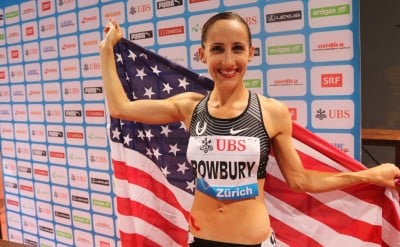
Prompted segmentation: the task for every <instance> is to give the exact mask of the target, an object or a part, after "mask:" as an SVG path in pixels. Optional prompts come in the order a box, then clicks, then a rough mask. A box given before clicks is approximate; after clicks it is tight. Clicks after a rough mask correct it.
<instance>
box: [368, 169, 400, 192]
mask: <svg viewBox="0 0 400 247" xmlns="http://www.w3.org/2000/svg"><path fill="white" fill-rule="evenodd" d="M366 171H367V172H368V176H369V179H370V182H371V183H373V184H376V185H379V186H384V187H388V188H392V189H397V190H398V191H400V169H399V168H398V167H397V166H395V165H394V164H391V163H383V164H381V165H378V166H375V167H372V168H370V169H368V170H366Z"/></svg>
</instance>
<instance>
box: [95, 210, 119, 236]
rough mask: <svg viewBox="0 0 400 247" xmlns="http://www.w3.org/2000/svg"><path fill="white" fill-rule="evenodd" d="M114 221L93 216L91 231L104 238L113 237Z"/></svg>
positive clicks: (96, 215) (104, 217)
mask: <svg viewBox="0 0 400 247" xmlns="http://www.w3.org/2000/svg"><path fill="white" fill-rule="evenodd" d="M114 225H115V224H114V220H113V219H112V218H110V217H107V216H103V215H98V214H93V230H94V232H96V233H100V234H103V235H106V236H113V232H114V231H115V229H114Z"/></svg>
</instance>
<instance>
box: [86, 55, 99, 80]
mask: <svg viewBox="0 0 400 247" xmlns="http://www.w3.org/2000/svg"><path fill="white" fill-rule="evenodd" d="M81 65H82V70H81V71H82V76H83V77H98V76H99V75H101V71H100V59H99V56H91V57H83V58H82V59H81Z"/></svg>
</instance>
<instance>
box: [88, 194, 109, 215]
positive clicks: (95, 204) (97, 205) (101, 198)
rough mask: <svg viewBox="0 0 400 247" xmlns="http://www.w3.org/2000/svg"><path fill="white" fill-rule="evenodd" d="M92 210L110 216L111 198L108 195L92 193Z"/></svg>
mask: <svg viewBox="0 0 400 247" xmlns="http://www.w3.org/2000/svg"><path fill="white" fill-rule="evenodd" d="M91 198H92V209H93V211H95V212H99V213H103V214H108V215H112V213H113V203H112V202H113V198H112V197H111V196H110V195H105V194H99V193H92V194H91Z"/></svg>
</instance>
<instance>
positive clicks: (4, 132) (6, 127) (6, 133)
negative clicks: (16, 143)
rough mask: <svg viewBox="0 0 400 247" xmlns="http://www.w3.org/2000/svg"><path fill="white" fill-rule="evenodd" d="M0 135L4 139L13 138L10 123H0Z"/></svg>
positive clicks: (12, 129)
mask: <svg viewBox="0 0 400 247" xmlns="http://www.w3.org/2000/svg"><path fill="white" fill-rule="evenodd" d="M0 133H1V137H2V138H4V139H9V140H12V139H14V128H13V125H12V124H11V123H0Z"/></svg>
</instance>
